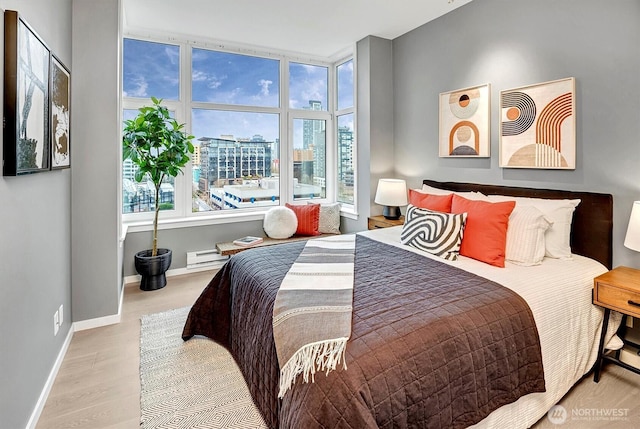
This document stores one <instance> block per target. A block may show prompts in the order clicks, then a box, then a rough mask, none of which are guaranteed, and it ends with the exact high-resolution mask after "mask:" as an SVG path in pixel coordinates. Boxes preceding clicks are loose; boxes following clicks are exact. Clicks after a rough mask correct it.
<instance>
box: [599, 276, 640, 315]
mask: <svg viewBox="0 0 640 429" xmlns="http://www.w3.org/2000/svg"><path fill="white" fill-rule="evenodd" d="M595 298H596V299H595V301H594V304H597V305H601V306H603V307H607V308H611V309H612V310H618V311H620V312H623V313H626V314H629V315H631V316H634V317H640V293H639V292H634V291H630V290H627V289H623V288H620V287H617V286H613V285H610V284H607V283H600V284H599V285H598V289H597V296H596V297H595Z"/></svg>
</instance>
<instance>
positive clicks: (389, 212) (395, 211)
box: [382, 206, 402, 220]
mask: <svg viewBox="0 0 640 429" xmlns="http://www.w3.org/2000/svg"><path fill="white" fill-rule="evenodd" d="M401 215H402V213H401V212H400V207H398V206H384V208H383V209H382V216H384V217H385V219H389V220H397V219H400V216H401Z"/></svg>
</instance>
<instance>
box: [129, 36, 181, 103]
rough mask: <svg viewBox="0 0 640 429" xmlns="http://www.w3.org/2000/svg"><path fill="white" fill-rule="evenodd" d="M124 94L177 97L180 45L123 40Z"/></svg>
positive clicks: (167, 98)
mask: <svg viewBox="0 0 640 429" xmlns="http://www.w3.org/2000/svg"><path fill="white" fill-rule="evenodd" d="M122 51H123V57H124V59H123V62H122V68H123V73H122V75H123V79H122V82H123V91H124V93H123V94H122V95H123V96H124V97H136V98H145V99H148V98H151V97H152V96H154V97H156V98H162V99H165V100H178V99H179V98H180V47H179V46H176V45H168V44H164V43H155V42H147V41H142V40H135V39H124V43H123V50H122Z"/></svg>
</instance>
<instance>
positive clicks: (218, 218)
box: [122, 210, 266, 236]
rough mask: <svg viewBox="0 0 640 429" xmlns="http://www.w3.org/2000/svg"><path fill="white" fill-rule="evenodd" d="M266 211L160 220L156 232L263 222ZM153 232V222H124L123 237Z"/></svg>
mask: <svg viewBox="0 0 640 429" xmlns="http://www.w3.org/2000/svg"><path fill="white" fill-rule="evenodd" d="M265 213H266V210H260V211H252V212H250V213H229V214H216V215H215V216H197V217H196V216H194V217H188V218H173V219H161V220H159V221H158V230H164V229H176V228H192V227H196V226H207V225H220V224H225V223H236V222H248V221H256V220H263V219H264V214H265ZM152 230H153V220H145V221H135V222H124V223H123V228H122V231H123V236H126V235H127V233H129V232H143V231H152Z"/></svg>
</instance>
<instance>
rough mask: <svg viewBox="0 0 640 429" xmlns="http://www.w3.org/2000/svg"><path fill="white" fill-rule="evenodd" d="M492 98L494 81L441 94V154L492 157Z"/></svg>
mask: <svg viewBox="0 0 640 429" xmlns="http://www.w3.org/2000/svg"><path fill="white" fill-rule="evenodd" d="M490 99H491V85H490V84H485V85H480V86H473V87H470V88H464V89H458V90H456V91H449V92H443V93H441V94H440V110H439V111H440V121H439V131H440V132H439V135H440V138H439V147H440V150H439V153H440V156H441V157H480V158H488V157H490V156H491V152H490V150H491V144H490V125H489V116H490V112H491V100H490Z"/></svg>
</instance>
